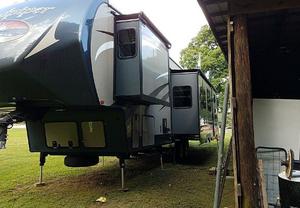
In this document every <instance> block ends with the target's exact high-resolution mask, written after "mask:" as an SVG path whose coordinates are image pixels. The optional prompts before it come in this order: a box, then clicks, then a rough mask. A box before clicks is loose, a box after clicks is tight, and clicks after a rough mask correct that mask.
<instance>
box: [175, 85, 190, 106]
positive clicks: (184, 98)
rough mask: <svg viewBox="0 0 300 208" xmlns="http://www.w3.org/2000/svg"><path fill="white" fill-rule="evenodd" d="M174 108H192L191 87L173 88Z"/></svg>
mask: <svg viewBox="0 0 300 208" xmlns="http://www.w3.org/2000/svg"><path fill="white" fill-rule="evenodd" d="M173 107H174V108H190V107H192V88H191V87H190V86H177V87H173Z"/></svg>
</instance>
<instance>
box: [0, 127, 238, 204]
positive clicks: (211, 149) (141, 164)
mask: <svg viewBox="0 0 300 208" xmlns="http://www.w3.org/2000/svg"><path fill="white" fill-rule="evenodd" d="M26 138H27V136H26V131H25V130H24V129H13V130H10V131H9V140H8V143H7V149H5V150H0V208H2V207H3V208H17V207H20V208H21V207H22V208H36V207H38V208H47V207H49V208H50V207H51V208H60V207H64V208H69V207H70V208H71V207H72V208H83V207H84V208H86V207H87V208H96V207H109V208H117V207H122V208H123V207H124V208H126V207H133V208H144V207H145V208H148V207H149V208H154V207H205V208H206V207H212V203H213V192H214V185H215V177H214V176H210V175H208V169H209V167H212V166H216V160H217V148H216V142H212V143H210V144H204V145H201V146H200V145H199V143H198V142H191V152H190V160H188V161H187V162H186V163H185V164H176V165H174V164H172V163H171V162H168V163H166V164H165V169H164V170H161V169H160V164H159V157H158V155H151V156H147V157H142V158H138V159H134V160H128V161H126V164H127V169H126V184H127V187H128V188H129V190H130V191H129V192H126V193H124V192H120V191H119V190H118V189H119V187H120V175H119V164H118V160H116V159H115V158H113V157H105V160H104V165H103V163H102V162H100V163H99V164H98V165H97V166H94V167H89V168H68V167H65V166H64V165H63V157H58V156H48V157H47V162H46V165H45V168H44V178H45V181H46V182H47V186H45V187H39V188H37V187H35V186H34V185H33V184H34V183H35V182H37V181H38V177H39V154H36V153H30V152H29V150H28V145H27V139H26ZM101 159H102V158H101ZM166 160H169V158H168V156H166ZM100 196H105V197H106V198H107V202H106V203H104V204H100V203H97V202H95V200H96V199H97V198H99V197H100ZM222 207H233V181H232V180H231V179H229V180H227V182H226V185H225V190H224V200H223V204H222Z"/></svg>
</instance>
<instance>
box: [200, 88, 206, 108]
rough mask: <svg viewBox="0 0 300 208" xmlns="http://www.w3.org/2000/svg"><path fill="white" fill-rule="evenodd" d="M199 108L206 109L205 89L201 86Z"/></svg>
mask: <svg viewBox="0 0 300 208" xmlns="http://www.w3.org/2000/svg"><path fill="white" fill-rule="evenodd" d="M200 108H201V109H202V110H204V109H206V90H205V89H204V87H203V86H201V88H200Z"/></svg>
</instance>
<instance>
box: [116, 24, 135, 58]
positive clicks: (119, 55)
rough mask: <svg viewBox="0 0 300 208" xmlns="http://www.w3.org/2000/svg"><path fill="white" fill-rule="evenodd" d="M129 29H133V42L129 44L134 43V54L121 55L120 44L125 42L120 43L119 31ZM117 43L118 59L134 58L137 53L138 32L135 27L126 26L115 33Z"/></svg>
mask: <svg viewBox="0 0 300 208" xmlns="http://www.w3.org/2000/svg"><path fill="white" fill-rule="evenodd" d="M126 30H127V31H129V30H133V31H134V35H135V39H134V42H132V43H131V44H134V46H135V47H134V54H133V55H131V56H122V55H121V45H126V44H120V33H121V32H122V31H126ZM117 43H118V52H117V53H118V58H119V59H131V58H134V57H136V56H137V54H138V52H137V51H138V47H137V46H138V34H137V30H136V29H135V28H126V29H121V30H119V31H118V34H117ZM127 45H130V44H127Z"/></svg>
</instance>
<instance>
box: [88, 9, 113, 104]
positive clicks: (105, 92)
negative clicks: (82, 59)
mask: <svg viewBox="0 0 300 208" xmlns="http://www.w3.org/2000/svg"><path fill="white" fill-rule="evenodd" d="M111 11H113V10H112V9H111V8H110V7H109V6H108V5H107V4H106V3H102V4H101V6H100V7H99V8H98V11H97V13H96V16H95V19H94V23H93V28H92V33H91V63H92V71H93V78H94V82H95V87H96V90H97V94H98V98H99V101H100V102H101V103H102V104H103V105H106V106H110V105H112V104H113V102H114V100H113V82H114V37H113V35H111V34H114V16H113V15H112V14H111Z"/></svg>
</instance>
